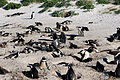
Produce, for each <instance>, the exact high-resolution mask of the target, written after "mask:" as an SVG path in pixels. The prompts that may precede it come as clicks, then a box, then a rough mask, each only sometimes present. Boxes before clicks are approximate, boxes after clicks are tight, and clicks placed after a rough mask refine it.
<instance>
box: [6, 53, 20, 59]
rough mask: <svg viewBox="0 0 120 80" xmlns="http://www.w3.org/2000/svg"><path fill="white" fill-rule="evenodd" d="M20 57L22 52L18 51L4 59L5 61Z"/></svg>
mask: <svg viewBox="0 0 120 80" xmlns="http://www.w3.org/2000/svg"><path fill="white" fill-rule="evenodd" d="M19 56H20V52H18V51H12V54H10V55H8V56H6V57H4V59H11V58H17V57H19Z"/></svg>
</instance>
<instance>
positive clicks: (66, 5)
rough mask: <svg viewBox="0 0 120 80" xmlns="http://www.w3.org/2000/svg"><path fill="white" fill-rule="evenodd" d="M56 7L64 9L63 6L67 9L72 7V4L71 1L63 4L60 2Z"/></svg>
mask: <svg viewBox="0 0 120 80" xmlns="http://www.w3.org/2000/svg"><path fill="white" fill-rule="evenodd" d="M55 6H56V7H59V8H60V7H63V6H65V7H69V6H71V4H70V3H69V1H62V2H58V3H56V5H55Z"/></svg>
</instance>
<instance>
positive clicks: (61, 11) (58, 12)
mask: <svg viewBox="0 0 120 80" xmlns="http://www.w3.org/2000/svg"><path fill="white" fill-rule="evenodd" d="M62 13H63V10H60V11H54V12H53V13H52V16H53V17H63V16H62Z"/></svg>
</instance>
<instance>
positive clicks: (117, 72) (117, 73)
mask: <svg viewBox="0 0 120 80" xmlns="http://www.w3.org/2000/svg"><path fill="white" fill-rule="evenodd" d="M115 76H116V77H120V61H119V62H118V64H117V67H116V70H115Z"/></svg>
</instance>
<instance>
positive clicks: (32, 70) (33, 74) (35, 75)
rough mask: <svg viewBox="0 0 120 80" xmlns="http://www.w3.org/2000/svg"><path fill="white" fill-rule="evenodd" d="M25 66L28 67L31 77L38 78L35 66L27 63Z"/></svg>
mask: <svg viewBox="0 0 120 80" xmlns="http://www.w3.org/2000/svg"><path fill="white" fill-rule="evenodd" d="M27 67H30V69H31V70H30V75H31V77H32V78H33V79H37V78H39V76H38V70H37V69H36V68H35V66H34V65H28V66H27Z"/></svg>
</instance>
